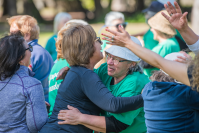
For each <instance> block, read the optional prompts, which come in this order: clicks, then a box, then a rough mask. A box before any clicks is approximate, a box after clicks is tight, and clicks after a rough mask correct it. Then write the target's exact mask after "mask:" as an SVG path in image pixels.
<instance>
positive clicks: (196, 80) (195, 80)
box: [190, 53, 199, 92]
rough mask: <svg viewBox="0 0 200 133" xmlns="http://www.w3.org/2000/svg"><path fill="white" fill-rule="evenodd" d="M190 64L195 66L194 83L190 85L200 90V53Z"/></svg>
mask: <svg viewBox="0 0 200 133" xmlns="http://www.w3.org/2000/svg"><path fill="white" fill-rule="evenodd" d="M190 65H192V66H193V70H192V84H191V85H190V86H191V87H192V89H194V90H196V91H198V92H199V53H198V54H197V55H196V56H195V57H194V60H192V61H191V63H190Z"/></svg>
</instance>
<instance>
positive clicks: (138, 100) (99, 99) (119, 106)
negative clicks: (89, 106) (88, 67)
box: [82, 71, 143, 113]
mask: <svg viewBox="0 0 200 133" xmlns="http://www.w3.org/2000/svg"><path fill="white" fill-rule="evenodd" d="M84 77H87V78H83V79H82V80H83V81H82V85H83V88H84V89H83V92H84V93H85V94H86V96H87V97H88V98H89V99H90V100H91V101H92V102H93V103H94V104H96V105H97V106H98V107H99V108H101V109H102V110H105V111H107V112H111V113H123V112H127V111H132V110H136V109H138V108H140V107H143V98H142V96H141V95H137V96H133V97H115V96H113V94H112V93H111V92H110V91H109V90H108V88H106V86H105V85H104V84H103V83H102V81H101V80H100V78H99V77H98V75H97V74H96V73H94V72H93V71H88V72H86V73H85V76H84Z"/></svg>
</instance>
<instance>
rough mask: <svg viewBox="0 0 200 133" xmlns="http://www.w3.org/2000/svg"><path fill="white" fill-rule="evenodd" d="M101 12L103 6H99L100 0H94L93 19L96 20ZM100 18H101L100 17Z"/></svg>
mask: <svg viewBox="0 0 200 133" xmlns="http://www.w3.org/2000/svg"><path fill="white" fill-rule="evenodd" d="M102 13H103V8H102V6H101V0H95V12H94V14H95V19H96V20H98V18H100V17H99V16H101V15H102ZM100 19H101V18H100Z"/></svg>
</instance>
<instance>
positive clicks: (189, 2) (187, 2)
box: [0, 0, 199, 46]
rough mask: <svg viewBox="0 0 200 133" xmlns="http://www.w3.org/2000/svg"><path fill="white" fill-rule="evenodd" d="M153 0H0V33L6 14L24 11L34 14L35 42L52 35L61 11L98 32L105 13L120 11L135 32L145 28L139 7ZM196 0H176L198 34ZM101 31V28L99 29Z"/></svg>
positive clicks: (43, 42) (6, 28)
mask: <svg viewBox="0 0 200 133" xmlns="http://www.w3.org/2000/svg"><path fill="white" fill-rule="evenodd" d="M152 1H153V0H0V35H3V34H6V33H8V32H9V25H8V23H7V18H9V17H11V16H14V15H22V14H27V15H31V16H33V17H35V18H36V19H37V21H38V23H39V26H40V31H41V33H40V38H39V44H41V45H42V46H45V45H46V42H47V40H48V38H49V37H51V36H52V35H53V19H54V17H55V15H56V14H57V13H59V12H61V11H64V12H68V13H70V14H71V15H72V18H74V19H83V20H86V21H87V22H89V23H90V24H91V25H92V27H93V28H94V29H95V31H96V32H97V33H98V31H99V30H100V28H101V27H102V26H103V25H104V17H105V14H106V13H108V12H109V11H120V12H122V13H124V15H125V20H126V22H128V26H127V28H126V30H127V31H128V32H129V33H130V34H135V33H138V32H142V31H145V30H147V29H148V28H149V27H148V25H147V24H146V23H145V18H144V14H143V13H142V10H143V9H145V8H147V7H148V5H149V4H150V3H151V2H152ZM195 1H198V0H177V2H178V3H179V4H180V6H181V8H182V10H183V11H184V12H185V11H187V12H188V13H189V14H188V20H189V23H190V26H191V28H192V29H193V30H194V31H195V32H196V33H197V34H198V33H199V31H198V29H199V28H198V24H199V11H198V10H196V8H193V7H195V6H199V5H198V4H195ZM101 32H104V30H102V31H101Z"/></svg>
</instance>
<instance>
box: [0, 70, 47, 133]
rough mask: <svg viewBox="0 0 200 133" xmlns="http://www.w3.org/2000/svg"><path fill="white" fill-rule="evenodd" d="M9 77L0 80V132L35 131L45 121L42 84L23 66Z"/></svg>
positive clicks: (45, 113)
mask: <svg viewBox="0 0 200 133" xmlns="http://www.w3.org/2000/svg"><path fill="white" fill-rule="evenodd" d="M10 78H11V77H9V78H7V79H6V80H5V81H0V101H1V102H0V107H1V113H0V132H7V133H16V132H27V133H28V132H30V131H31V132H37V130H39V129H40V128H41V127H42V126H43V125H44V124H45V123H46V121H47V112H46V108H45V105H44V96H43V94H44V93H43V89H42V85H41V83H40V82H39V81H38V80H36V79H35V78H32V77H30V76H29V71H28V68H27V67H25V66H21V67H20V69H19V70H18V71H17V72H16V73H15V74H14V75H13V76H12V78H11V80H10ZM9 80H10V81H9ZM8 81H9V82H8ZM36 99H37V100H36ZM41 101H43V102H41ZM38 113H40V114H39V115H38Z"/></svg>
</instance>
